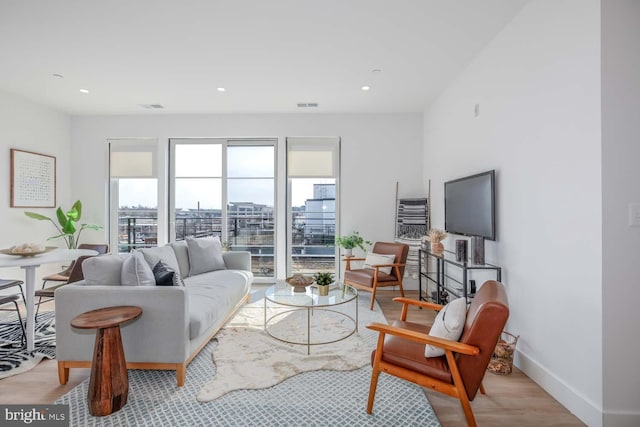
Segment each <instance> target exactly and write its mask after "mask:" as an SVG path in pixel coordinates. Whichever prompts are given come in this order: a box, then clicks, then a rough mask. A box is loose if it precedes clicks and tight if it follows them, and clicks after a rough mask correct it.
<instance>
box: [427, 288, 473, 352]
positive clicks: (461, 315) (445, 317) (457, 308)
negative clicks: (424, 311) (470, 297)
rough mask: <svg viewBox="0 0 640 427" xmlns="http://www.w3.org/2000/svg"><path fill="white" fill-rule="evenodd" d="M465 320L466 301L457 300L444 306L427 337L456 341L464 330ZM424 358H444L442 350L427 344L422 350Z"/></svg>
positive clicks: (462, 299)
mask: <svg viewBox="0 0 640 427" xmlns="http://www.w3.org/2000/svg"><path fill="white" fill-rule="evenodd" d="M466 319H467V301H466V300H465V299H464V298H458V299H454V300H453V301H451V302H450V303H449V304H447V305H445V306H444V307H443V308H442V310H440V312H439V313H438V315H437V316H436V320H435V321H434V322H433V326H432V327H431V330H430V331H429V335H431V336H432V337H437V338H444V339H447V340H450V341H458V340H459V339H460V336H461V335H462V330H463V329H464V322H465V321H466ZM424 355H425V357H439V356H444V349H442V348H440V347H436V346H434V345H430V344H427V345H426V346H425V349H424Z"/></svg>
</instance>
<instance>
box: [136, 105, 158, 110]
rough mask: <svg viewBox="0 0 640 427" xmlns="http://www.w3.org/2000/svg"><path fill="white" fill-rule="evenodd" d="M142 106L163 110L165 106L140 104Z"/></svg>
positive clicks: (148, 108)
mask: <svg viewBox="0 0 640 427" xmlns="http://www.w3.org/2000/svg"><path fill="white" fill-rule="evenodd" d="M138 105H139V106H140V107H142V108H146V109H147V110H162V109H163V108H164V107H163V106H162V105H160V104H138Z"/></svg>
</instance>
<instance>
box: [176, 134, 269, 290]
mask: <svg viewBox="0 0 640 427" xmlns="http://www.w3.org/2000/svg"><path fill="white" fill-rule="evenodd" d="M170 147H171V150H172V155H171V168H172V171H173V173H172V179H171V180H170V182H171V183H172V185H171V186H170V188H171V195H170V199H171V200H173V203H172V204H171V209H170V218H171V220H170V222H171V224H172V227H171V229H170V237H171V238H172V239H175V240H182V239H184V238H185V237H187V236H196V237H204V236H220V239H221V240H222V241H223V243H224V244H225V246H227V247H228V249H229V250H242V251H249V252H251V254H252V269H253V273H254V275H255V276H256V277H274V275H275V218H274V206H275V154H276V150H275V140H256V141H253V140H227V139H172V140H171V141H170Z"/></svg>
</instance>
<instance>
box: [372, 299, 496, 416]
mask: <svg viewBox="0 0 640 427" xmlns="http://www.w3.org/2000/svg"><path fill="white" fill-rule="evenodd" d="M393 300H394V301H396V302H399V303H401V304H403V306H402V311H401V314H400V320H401V321H402V322H405V321H406V319H407V314H408V308H409V305H413V306H418V307H421V308H425V309H433V310H436V311H439V310H440V309H442V308H443V307H444V306H442V305H440V304H434V303H430V302H425V301H417V300H412V299H408V298H394V299H393ZM367 328H368V329H372V330H374V331H378V332H379V336H378V343H377V347H376V350H375V357H374V358H373V361H372V365H373V370H372V373H371V385H370V388H369V399H368V401H367V413H368V414H371V413H372V411H373V403H374V399H375V393H376V387H377V384H378V377H379V375H380V372H385V373H387V374H390V375H393V376H396V377H399V378H402V379H405V380H407V381H411V382H413V383H415V384H418V385H420V386H422V387H427V388H429V389H432V390H435V391H438V392H440V393H444V394H446V395H449V396H452V397H455V398H457V399H458V400H460V404H461V405H462V409H463V411H464V415H465V417H466V420H467V423H468V424H469V425H470V426H476V421H475V417H474V415H473V411H472V409H471V403H470V400H472V399H473V396H472V398H471V399H469V395H468V394H467V389H466V387H465V383H464V380H463V378H462V375H461V371H460V369H459V368H458V359H457V356H456V354H458V355H467V356H471V357H473V356H479V355H480V354H481V349H480V348H479V347H477V346H474V345H469V344H466V343H463V342H457V341H450V340H447V339H442V338H437V337H432V336H430V335H428V334H427V333H421V332H416V331H413V330H409V329H404V328H400V327H397V326H391V325H385V324H381V323H371V324H369V325H367ZM387 334H389V335H394V336H397V337H400V338H404V339H407V340H411V341H415V342H418V343H420V344H425V345H426V344H431V345H434V346H437V347H440V348H442V349H444V351H445V357H446V361H447V364H448V367H449V371H450V373H451V377H452V380H453V383H448V382H444V381H442V380H439V379H436V378H433V377H431V376H429V375H426V374H424V373H421V372H416V371H413V370H410V369H407V368H405V367H402V366H398V365H395V364H393V363H388V362H386V361H385V360H383V351H384V344H385V337H386V335H387ZM494 346H495V344H494ZM485 370H486V367H485V369H484V370H483V373H482V375H484V371H485ZM480 378H482V377H480ZM476 390H479V391H480V393H481V394H485V389H484V386H483V385H482V381H480V383H479V385H478V388H477V389H476ZM474 394H475V393H474Z"/></svg>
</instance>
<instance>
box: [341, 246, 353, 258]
mask: <svg viewBox="0 0 640 427" xmlns="http://www.w3.org/2000/svg"><path fill="white" fill-rule="evenodd" d="M342 255H343V256H344V257H346V258H349V257H352V256H353V249H352V248H349V249H343V252H342Z"/></svg>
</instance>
